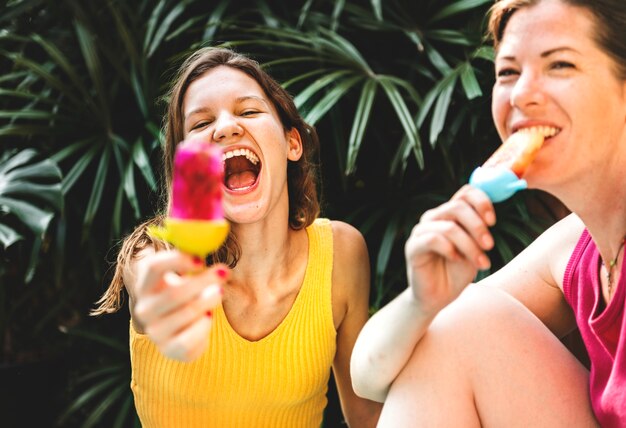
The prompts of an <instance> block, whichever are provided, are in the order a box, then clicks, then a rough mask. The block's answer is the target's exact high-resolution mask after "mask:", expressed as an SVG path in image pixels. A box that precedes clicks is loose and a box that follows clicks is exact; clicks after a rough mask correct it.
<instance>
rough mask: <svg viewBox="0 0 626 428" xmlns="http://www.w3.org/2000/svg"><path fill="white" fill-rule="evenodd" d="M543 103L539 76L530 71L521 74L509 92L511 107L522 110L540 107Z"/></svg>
mask: <svg viewBox="0 0 626 428" xmlns="http://www.w3.org/2000/svg"><path fill="white" fill-rule="evenodd" d="M545 101H546V95H545V92H544V91H543V85H542V81H541V76H538V75H537V74H536V73H535V72H533V71H530V70H528V71H524V72H522V73H521V74H520V76H519V78H518V79H517V81H516V82H515V85H514V86H513V89H512V90H511V99H510V103H511V107H517V108H519V109H524V108H528V107H532V106H540V105H542V104H544V103H545Z"/></svg>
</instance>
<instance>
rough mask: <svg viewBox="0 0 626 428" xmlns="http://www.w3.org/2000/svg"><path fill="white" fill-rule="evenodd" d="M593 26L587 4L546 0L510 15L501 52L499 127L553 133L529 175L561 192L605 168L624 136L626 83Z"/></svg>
mask: <svg viewBox="0 0 626 428" xmlns="http://www.w3.org/2000/svg"><path fill="white" fill-rule="evenodd" d="M594 26H595V20H594V17H593V16H592V15H591V14H590V13H589V12H588V11H587V10H586V9H583V8H580V7H573V6H569V5H566V4H564V3H562V2H561V1H559V0H543V1H540V2H539V3H537V4H536V5H533V6H528V7H523V8H521V9H520V10H517V11H516V12H515V13H514V14H513V15H512V16H511V18H510V20H509V21H508V23H507V25H506V28H505V31H504V36H503V38H502V41H501V44H500V45H499V47H498V51H497V55H496V79H497V80H496V83H495V85H494V88H493V100H492V113H493V118H494V122H495V125H496V128H497V130H498V133H499V135H500V137H501V138H502V139H503V140H504V139H506V138H507V137H508V136H510V135H511V134H513V133H515V132H517V131H519V130H520V129H523V128H530V127H541V129H542V131H543V132H544V134H545V135H546V137H548V138H546V142H545V144H544V146H543V148H542V149H541V150H540V151H539V154H538V156H537V158H536V159H535V160H534V162H533V163H532V164H531V166H530V167H529V169H528V171H527V174H526V177H525V178H526V179H527V181H528V182H529V185H530V186H531V187H536V188H541V189H544V190H548V191H550V192H552V193H554V194H556V195H557V196H559V195H558V193H559V190H560V189H561V188H562V187H563V186H567V185H568V184H571V183H578V184H580V183H581V182H584V180H586V179H587V178H589V177H590V176H589V174H598V172H601V171H602V170H603V167H604V166H605V165H606V162H607V161H610V159H611V155H612V154H614V153H615V150H616V149H617V145H618V144H620V142H621V143H623V141H622V140H624V132H625V129H624V127H625V126H624V125H625V122H626V100H625V92H626V85H625V83H624V82H623V81H621V80H619V79H618V78H617V77H616V74H615V72H614V70H615V69H616V67H615V64H614V63H613V62H612V60H611V59H610V58H609V57H608V56H607V55H606V54H605V53H604V52H603V51H602V50H601V49H600V48H599V47H598V45H597V44H596V42H595V41H594ZM576 180H578V181H576Z"/></svg>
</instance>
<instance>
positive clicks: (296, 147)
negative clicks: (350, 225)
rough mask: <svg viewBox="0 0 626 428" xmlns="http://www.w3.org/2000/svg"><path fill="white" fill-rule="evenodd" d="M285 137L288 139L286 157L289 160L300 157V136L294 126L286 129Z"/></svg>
mask: <svg viewBox="0 0 626 428" xmlns="http://www.w3.org/2000/svg"><path fill="white" fill-rule="evenodd" d="M287 138H288V139H289V141H288V144H289V151H288V152H287V159H289V160H290V161H294V162H295V161H297V160H298V159H300V157H302V151H303V149H302V138H301V137H300V132H298V130H297V129H296V128H291V130H289V131H287Z"/></svg>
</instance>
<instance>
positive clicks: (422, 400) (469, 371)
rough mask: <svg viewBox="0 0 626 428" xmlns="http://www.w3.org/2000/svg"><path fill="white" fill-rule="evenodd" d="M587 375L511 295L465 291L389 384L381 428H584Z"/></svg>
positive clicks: (588, 416)
mask: <svg viewBox="0 0 626 428" xmlns="http://www.w3.org/2000/svg"><path fill="white" fill-rule="evenodd" d="M588 391H589V388H588V372H587V370H586V369H585V368H584V367H583V366H582V365H581V364H580V362H579V361H578V360H577V359H576V358H575V357H574V356H573V355H572V354H571V353H570V352H569V351H568V350H567V349H566V348H565V346H564V345H563V344H562V343H561V342H560V341H559V340H558V338H556V337H555V336H554V335H553V334H552V333H551V332H550V330H548V329H547V328H546V327H545V326H544V325H543V324H542V323H541V321H540V320H539V319H538V318H537V317H535V316H534V315H533V314H532V313H531V312H530V311H528V310H527V309H526V308H525V307H524V306H523V305H522V304H521V303H519V302H518V301H517V300H515V299H514V298H513V297H511V296H510V295H508V294H506V293H505V292H503V291H501V290H497V289H495V288H489V287H485V286H480V285H476V286H471V287H469V288H468V289H467V290H466V291H465V292H464V293H463V294H462V295H461V296H460V297H459V298H458V299H457V300H456V301H455V302H454V303H452V304H451V305H449V306H448V307H447V308H446V309H444V310H443V311H442V312H441V313H440V314H439V315H438V316H437V318H436V319H435V320H434V321H433V323H432V324H431V326H430V327H429V329H428V332H427V333H426V334H425V335H424V337H423V338H422V340H421V341H420V343H419V345H418V346H417V347H416V349H415V350H414V352H413V355H412V356H411V358H410V360H409V361H408V362H407V365H406V366H405V367H404V369H403V370H402V371H401V373H400V374H399V375H398V377H397V379H396V380H395V381H394V383H393V385H392V387H391V389H390V391H389V395H388V396H387V400H386V401H385V405H384V407H383V412H382V414H381V419H380V423H379V426H382V427H394V428H398V427H421V426H423V427H452V426H455V427H456V426H462V427H472V426H486V427H501V426H507V427H515V426H519V427H528V426H533V427H543V426H545V427H568V428H572V427H587V426H597V424H596V422H595V419H594V417H593V413H592V410H591V403H590V400H589V392H588Z"/></svg>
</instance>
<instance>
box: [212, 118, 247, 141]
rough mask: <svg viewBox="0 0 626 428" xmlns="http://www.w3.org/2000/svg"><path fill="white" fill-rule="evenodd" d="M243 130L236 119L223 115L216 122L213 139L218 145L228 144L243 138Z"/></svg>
mask: <svg viewBox="0 0 626 428" xmlns="http://www.w3.org/2000/svg"><path fill="white" fill-rule="evenodd" d="M242 135H243V128H242V127H241V126H240V125H239V123H238V122H237V119H236V117H234V116H233V115H231V114H229V113H222V114H221V115H220V116H219V117H218V118H217V119H216V121H215V128H214V129H213V139H214V140H215V141H217V142H218V143H227V142H228V141H229V140H231V139H232V138H236V137H241V136H242Z"/></svg>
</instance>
